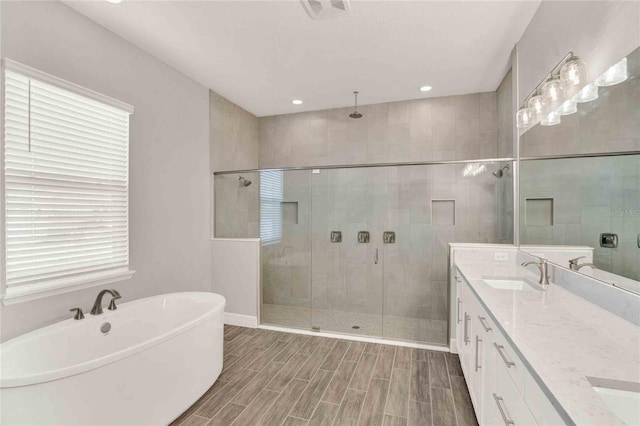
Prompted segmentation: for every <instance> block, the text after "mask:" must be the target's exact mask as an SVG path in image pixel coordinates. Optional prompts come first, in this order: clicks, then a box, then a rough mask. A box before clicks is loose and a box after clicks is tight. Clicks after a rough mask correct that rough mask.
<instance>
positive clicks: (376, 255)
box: [373, 249, 378, 265]
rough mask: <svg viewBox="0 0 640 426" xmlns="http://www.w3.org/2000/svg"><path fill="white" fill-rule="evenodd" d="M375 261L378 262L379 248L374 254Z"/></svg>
mask: <svg viewBox="0 0 640 426" xmlns="http://www.w3.org/2000/svg"><path fill="white" fill-rule="evenodd" d="M373 262H374V263H375V264H376V265H377V264H378V249H376V250H375V251H374V255H373Z"/></svg>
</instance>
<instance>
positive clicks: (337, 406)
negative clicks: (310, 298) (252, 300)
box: [172, 326, 477, 426]
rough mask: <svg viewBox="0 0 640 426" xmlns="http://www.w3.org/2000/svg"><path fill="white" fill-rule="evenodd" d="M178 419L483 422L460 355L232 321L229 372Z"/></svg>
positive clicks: (292, 425)
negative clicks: (473, 402) (473, 405)
mask: <svg viewBox="0 0 640 426" xmlns="http://www.w3.org/2000/svg"><path fill="white" fill-rule="evenodd" d="M177 425H184V426H201V425H222V426H227V425H234V426H235V425H237V426H251V425H274V426H275V425H286V426H298V425H309V426H311V425H337V426H343V425H384V426H387V425H394V426H395V425H421V426H422V425H434V426H441V425H443V426H444V425H452V426H456V425H457V426H466V425H477V423H476V419H475V414H474V411H473V407H472V405H471V400H470V398H469V394H468V392H467V386H466V383H465V380H464V377H463V376H462V370H461V368H460V362H459V359H458V356H457V355H455V354H450V353H444V352H435V351H428V350H424V349H410V348H403V347H396V346H386V345H378V344H374V343H363V342H353V341H347V340H341V339H330V338H327V337H320V336H306V335H300V334H291V333H283V332H279V331H272V330H264V329H252V328H243V327H236V326H225V331H224V367H223V369H222V373H221V374H220V377H219V378H218V380H217V381H216V382H215V383H214V384H213V386H211V388H210V389H209V390H208V391H207V392H206V393H205V394H204V395H203V396H202V397H201V398H200V399H199V400H198V401H197V402H196V403H195V404H193V405H192V406H191V407H190V408H189V409H188V410H187V411H186V412H185V413H184V414H182V415H181V416H180V417H179V418H178V419H176V421H175V422H173V423H172V426H177Z"/></svg>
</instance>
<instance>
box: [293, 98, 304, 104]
mask: <svg viewBox="0 0 640 426" xmlns="http://www.w3.org/2000/svg"><path fill="white" fill-rule="evenodd" d="M291 103H292V104H294V105H302V101H301V100H300V99H294V100H292V101H291Z"/></svg>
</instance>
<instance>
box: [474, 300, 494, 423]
mask: <svg viewBox="0 0 640 426" xmlns="http://www.w3.org/2000/svg"><path fill="white" fill-rule="evenodd" d="M476 319H477V320H478V334H479V335H480V340H481V342H480V349H479V350H480V362H479V365H480V369H481V371H482V383H481V389H482V390H481V394H482V398H481V401H480V415H479V417H480V420H481V421H480V423H481V424H483V425H494V424H497V423H496V420H495V403H494V401H493V394H494V393H495V391H496V353H495V349H494V348H493V341H494V340H493V334H494V333H497V332H498V331H496V328H495V326H494V325H493V323H492V322H491V321H490V320H489V319H488V317H487V315H486V312H484V310H482V311H480V313H479V314H478V316H477V317H476Z"/></svg>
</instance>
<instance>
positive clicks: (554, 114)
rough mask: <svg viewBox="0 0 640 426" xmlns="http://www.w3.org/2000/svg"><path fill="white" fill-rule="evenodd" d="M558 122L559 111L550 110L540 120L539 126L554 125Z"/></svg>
mask: <svg viewBox="0 0 640 426" xmlns="http://www.w3.org/2000/svg"><path fill="white" fill-rule="evenodd" d="M556 124H560V113H559V112H558V111H551V112H550V113H548V114H547V115H545V116H544V117H542V120H540V125H541V126H555V125H556Z"/></svg>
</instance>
